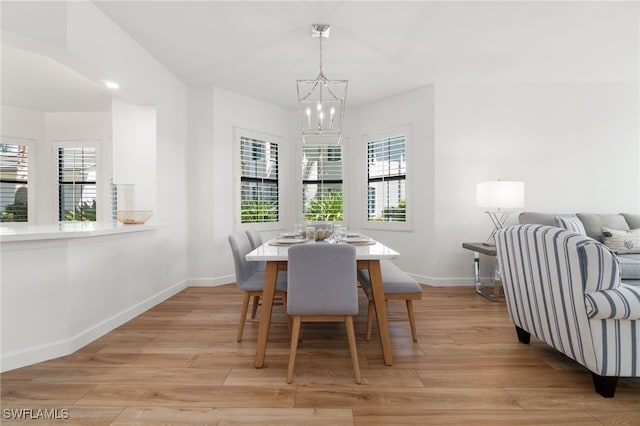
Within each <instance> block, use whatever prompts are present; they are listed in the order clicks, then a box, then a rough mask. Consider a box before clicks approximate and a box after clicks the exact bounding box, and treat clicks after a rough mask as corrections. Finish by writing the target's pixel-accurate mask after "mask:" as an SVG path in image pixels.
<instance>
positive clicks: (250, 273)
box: [229, 232, 288, 342]
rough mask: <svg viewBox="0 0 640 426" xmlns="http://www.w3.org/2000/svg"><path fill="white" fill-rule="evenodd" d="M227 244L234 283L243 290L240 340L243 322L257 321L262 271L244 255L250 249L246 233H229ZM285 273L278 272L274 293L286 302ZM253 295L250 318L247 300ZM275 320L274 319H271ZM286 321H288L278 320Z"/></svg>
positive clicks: (262, 278)
mask: <svg viewBox="0 0 640 426" xmlns="http://www.w3.org/2000/svg"><path fill="white" fill-rule="evenodd" d="M229 245H230V246H231V253H232V254H233V264H234V266H235V272H236V284H237V285H238V287H239V288H240V290H242V291H244V300H243V303H242V313H241V315H240V325H239V326H238V336H237V339H238V342H240V341H241V340H242V333H243V331H244V324H245V322H247V321H248V322H258V321H259V319H257V318H256V313H257V310H258V304H259V302H260V298H261V297H262V289H263V286H264V274H265V273H264V271H258V270H256V266H257V265H256V264H257V263H258V262H252V261H249V260H247V259H246V256H247V254H248V253H249V252H251V250H253V249H252V248H251V243H250V242H249V238H248V237H247V234H246V233H244V232H235V233H233V234H231V235H229ZM286 292H287V275H286V274H285V273H278V280H277V282H276V295H279V296H280V297H282V300H283V301H284V302H285V303H286V300H287V295H286ZM251 297H253V309H252V312H251V318H250V319H247V311H248V309H249V300H250V299H251ZM273 322H276V321H273ZM280 322H283V323H284V322H288V321H280Z"/></svg>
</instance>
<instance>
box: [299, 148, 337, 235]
mask: <svg viewBox="0 0 640 426" xmlns="http://www.w3.org/2000/svg"><path fill="white" fill-rule="evenodd" d="M305 146H312V147H314V148H321V149H326V153H325V154H326V159H327V163H329V164H331V163H335V162H337V161H338V159H336V157H335V152H334V149H335V148H340V159H339V160H340V162H341V167H340V180H339V184H340V185H341V193H342V219H341V220H336V221H334V222H336V223H339V222H343V223H344V222H345V217H346V198H345V192H346V183H345V159H346V155H345V152H346V146H345V145H343V144H339V145H333V144H311V143H309V144H304V143H303V144H302V145H301V148H300V155H299V156H298V159H299V164H298V167H299V168H300V180H299V190H298V197H297V204H298V211H299V214H298V217H300V218H301V220H302V221H305V219H304V217H305V211H304V189H305V179H304V170H303V164H302V159H303V158H304V150H305ZM325 182H326V183H327V184H329V185H331V184H335V183H338V182H334V180H333V179H327V180H324V179H319V180H313V181H312V180H307V182H306V184H314V183H316V184H324V183H325Z"/></svg>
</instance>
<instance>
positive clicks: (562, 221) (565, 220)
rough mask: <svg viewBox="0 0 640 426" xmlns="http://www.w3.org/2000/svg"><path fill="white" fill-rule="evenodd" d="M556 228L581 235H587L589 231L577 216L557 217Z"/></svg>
mask: <svg viewBox="0 0 640 426" xmlns="http://www.w3.org/2000/svg"><path fill="white" fill-rule="evenodd" d="M555 226H557V227H558V228H564V229H566V230H568V231H573V232H576V233H578V234H580V235H587V231H586V230H585V229H584V225H583V224H582V221H581V220H580V219H579V218H578V217H576V216H565V217H563V216H556V218H555Z"/></svg>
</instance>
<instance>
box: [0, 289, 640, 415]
mask: <svg viewBox="0 0 640 426" xmlns="http://www.w3.org/2000/svg"><path fill="white" fill-rule="evenodd" d="M241 302H242V293H241V292H240V291H239V290H238V289H237V288H236V287H235V285H225V286H220V287H207V288H188V289H186V290H184V291H183V292H181V293H179V294H177V295H176V296H174V297H172V298H171V299H169V300H167V301H165V302H164V303H162V304H160V305H158V306H156V307H154V308H153V309H151V310H149V311H147V312H146V313H144V314H142V315H140V316H139V317H137V318H135V319H134V320H132V321H130V322H128V323H126V324H124V325H123V326H121V327H119V328H118V329H116V330H114V331H112V332H111V333H109V334H107V335H105V336H103V337H102V338H100V339H98V340H96V341H95V342H93V343H91V344H89V345H88V346H86V347H84V348H82V349H81V350H79V351H77V352H76V353H73V354H71V355H69V356H65V357H62V358H58V359H54V360H50V361H47V362H43V363H39V364H36V365H32V366H29V367H25V368H20V369H17V370H13V371H9V372H6V373H4V374H2V375H0V380H1V387H2V397H1V403H2V418H1V419H0V423H1V424H2V425H11V424H29V423H31V424H37V425H46V424H57V425H59V424H64V425H65V426H68V425H156V424H179V425H196V424H198V425H203V424H204V425H212V424H225V425H226V424H252V425H254V424H277V425H300V424H306V425H367V424H375V425H382V424H386V425H400V424H420V425H456V424H461V425H470V424H473V425H485V424H486V425H560V424H562V425H565V424H573V425H640V379H622V380H621V381H620V383H619V384H618V390H617V392H616V396H615V398H613V399H604V398H602V397H600V396H599V395H597V394H596V393H595V392H594V391H593V385H592V382H591V375H590V374H589V372H587V371H586V370H585V369H584V368H583V367H581V366H579V365H578V364H576V363H574V362H573V361H571V360H570V359H568V358H566V357H564V356H563V355H561V354H559V353H558V352H556V351H554V350H553V349H551V348H549V347H548V346H546V345H545V344H543V343H541V342H539V341H537V340H535V339H532V342H531V344H530V345H523V344H520V343H518V341H517V339H516V335H515V331H514V329H513V326H512V325H511V323H510V322H509V319H508V317H507V311H506V307H505V304H504V302H491V301H489V300H486V299H484V298H482V297H480V296H478V295H476V294H475V293H474V292H473V290H472V289H471V288H470V287H449V288H439V287H430V286H424V294H423V299H422V300H421V301H415V302H414V307H415V314H416V324H417V328H418V343H414V342H413V341H412V338H411V331H410V328H409V324H408V323H406V322H393V323H391V324H390V329H391V338H392V344H393V356H394V365H393V366H390V367H387V366H385V365H384V363H383V359H382V352H381V347H380V343H379V339H377V338H375V337H374V338H373V339H372V340H371V341H370V342H367V341H366V340H365V339H364V332H365V324H366V307H367V301H366V298H365V297H364V294H361V296H360V314H359V315H358V316H357V317H356V319H355V326H356V337H357V339H358V342H357V343H358V356H359V362H360V369H361V373H362V380H363V384H362V385H357V384H355V383H354V381H353V374H352V371H351V366H350V359H349V349H348V345H347V340H346V331H345V329H344V325H343V324H336V323H334V324H313V323H310V324H306V323H305V324H303V326H302V332H301V341H300V344H299V349H298V357H297V363H296V374H295V377H294V381H293V384H291V385H287V384H286V369H287V362H288V353H289V335H288V331H287V327H286V325H284V324H272V325H271V332H270V335H269V344H268V347H267V355H266V358H265V367H264V368H262V369H255V368H254V367H253V361H254V355H255V344H256V337H257V330H258V328H257V325H255V324H247V325H246V328H245V332H244V339H243V341H242V342H241V343H237V342H236V341H235V336H236V327H237V324H238V317H239V314H240V306H241ZM388 306H389V310H390V314H391V315H394V316H401V315H404V313H405V307H404V302H402V301H397V302H395V301H392V302H389V305H388ZM274 312H275V316H276V318H277V317H280V318H282V316H283V314H282V307H281V306H276V307H275V308H274ZM375 332H377V329H376V328H375V327H374V334H375ZM11 409H14V410H16V409H17V410H20V409H31V410H32V412H31V413H33V414H37V413H38V411H37V410H38V409H48V410H53V409H57V410H58V411H60V410H63V409H64V410H67V412H68V417H69V418H68V419H65V420H60V419H58V420H50V421H47V420H45V419H42V418H38V419H28V420H26V421H25V420H17V419H12V418H9V417H11V415H9V413H11V411H7V410H11ZM24 413H25V412H24V411H23V414H24ZM33 414H32V416H33Z"/></svg>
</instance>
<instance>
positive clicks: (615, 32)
mask: <svg viewBox="0 0 640 426" xmlns="http://www.w3.org/2000/svg"><path fill="white" fill-rule="evenodd" d="M94 3H95V4H96V5H97V6H98V7H99V8H100V9H101V10H102V11H103V12H104V13H105V14H106V15H107V16H109V17H110V18H111V19H112V20H113V21H114V22H116V23H117V24H118V25H119V26H121V27H122V29H123V30H125V31H126V32H127V33H129V34H130V35H131V36H132V37H133V38H134V39H136V40H137V42H138V43H139V44H140V45H141V46H142V47H144V48H145V49H146V50H148V51H149V52H150V53H151V54H152V55H154V56H155V57H156V58H157V59H158V60H159V61H160V62H161V63H163V64H164V65H165V66H166V67H167V68H168V69H170V70H171V71H172V72H173V73H174V74H175V75H176V76H177V77H178V78H179V79H181V80H182V81H184V82H185V83H186V84H187V85H189V86H196V87H197V86H217V87H220V88H224V89H227V90H230V91H234V92H237V93H242V94H246V95H248V96H253V97H256V98H259V99H263V100H266V101H268V102H271V103H275V104H278V105H281V106H283V107H287V108H293V107H294V106H295V104H296V99H297V98H296V83H295V81H296V80H297V79H310V78H314V77H315V76H316V75H317V74H318V66H319V64H318V59H319V58H318V56H319V51H318V39H314V38H312V37H311V36H310V30H311V24H313V23H327V24H331V27H332V28H331V37H330V38H329V40H326V41H325V42H324V45H323V49H324V72H325V74H326V76H327V77H328V78H330V79H347V80H349V94H348V99H347V103H348V105H351V106H356V105H362V104H365V103H368V102H371V101H373V100H377V99H381V98H384V97H387V96H390V95H393V94H396V93H400V92H404V91H407V90H411V89H414V88H417V87H421V86H424V85H427V84H431V83H434V82H469V81H473V82H478V81H481V82H495V81H547V82H548V81H638V74H639V66H638V62H639V56H640V53H639V50H640V47H639V46H640V41H639V38H640V36H639V27H640V14H639V10H640V9H639V3H638V2H637V1H635V2H626V3H625V2H608V1H605V2H523V1H510V2H482V1H470V2H450V1H445V2H431V1H411V2H398V1H384V2H383V1H377V2H362V1H343V2H330V1H313V2H302V1H284V2H271V1H258V2H247V1H233V2H231V1H227V2H224V1H95V2H94ZM52 62H53V61H50V60H49V62H47V58H45V57H41V56H40V57H39V56H38V55H32V56H31V57H29V56H28V55H27V54H26V52H24V51H19V50H17V49H12V48H8V47H6V46H3V48H2V102H3V103H4V104H7V103H8V102H9V104H17V103H22V104H24V105H18V106H24V107H28V104H29V103H32V104H35V103H37V101H38V99H36V98H39V100H40V102H41V103H42V105H40V106H38V107H37V108H36V107H33V108H34V109H40V110H42V109H43V108H44V109H45V110H79V109H78V108H80V107H82V108H83V110H87V109H88V110H103V107H104V102H105V99H109V101H110V94H109V92H105V90H104V89H103V88H101V87H99V85H98V84H96V83H95V82H91V81H89V80H88V79H84V80H83V78H82V77H80V76H78V75H73V73H72V75H73V78H71V77H70V75H65V74H64V71H65V69H64V67H63V66H61V65H59V64H55V63H53V64H52ZM66 70H67V71H69V70H68V69H66ZM76 79H78V81H79V83H78V84H77V85H76V84H72V81H71V80H76ZM96 108H97V109H96Z"/></svg>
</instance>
